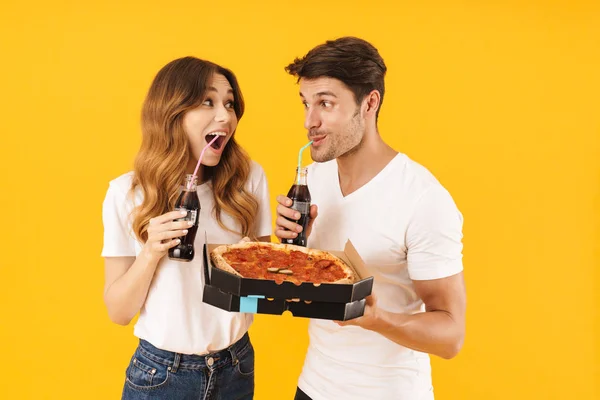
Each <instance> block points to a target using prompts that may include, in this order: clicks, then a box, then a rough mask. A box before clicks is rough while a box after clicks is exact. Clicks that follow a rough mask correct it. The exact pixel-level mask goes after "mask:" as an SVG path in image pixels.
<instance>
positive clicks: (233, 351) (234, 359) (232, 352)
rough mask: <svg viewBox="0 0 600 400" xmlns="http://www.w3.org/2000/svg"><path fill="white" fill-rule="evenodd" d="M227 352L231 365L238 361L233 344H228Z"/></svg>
mask: <svg viewBox="0 0 600 400" xmlns="http://www.w3.org/2000/svg"><path fill="white" fill-rule="evenodd" d="M228 350H229V353H230V354H231V365H237V363H238V362H239V360H238V358H237V355H236V354H235V349H234V346H229V349H228Z"/></svg>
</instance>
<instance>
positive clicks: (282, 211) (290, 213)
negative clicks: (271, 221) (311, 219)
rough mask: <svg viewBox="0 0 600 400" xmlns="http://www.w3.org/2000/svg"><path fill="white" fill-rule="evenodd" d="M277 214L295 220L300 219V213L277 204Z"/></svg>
mask: <svg viewBox="0 0 600 400" xmlns="http://www.w3.org/2000/svg"><path fill="white" fill-rule="evenodd" d="M276 211H277V215H281V216H284V217H286V218H289V219H293V220H295V221H297V220H299V219H300V213H299V212H298V211H296V210H292V209H291V208H287V207H284V206H282V205H281V204H279V205H278V206H277V208H276Z"/></svg>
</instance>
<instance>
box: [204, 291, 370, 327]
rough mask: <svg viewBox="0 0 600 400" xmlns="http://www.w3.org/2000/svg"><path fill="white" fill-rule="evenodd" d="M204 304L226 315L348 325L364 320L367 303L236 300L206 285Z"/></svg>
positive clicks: (254, 298)
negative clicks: (285, 316) (286, 317)
mask: <svg viewBox="0 0 600 400" xmlns="http://www.w3.org/2000/svg"><path fill="white" fill-rule="evenodd" d="M202 301H203V302H204V303H206V304H210V305H212V306H215V307H217V308H220V309H222V310H225V311H232V312H241V313H252V314H272V315H281V314H283V313H284V312H285V311H289V312H290V313H291V314H292V315H293V316H294V317H304V318H315V319H327V320H333V321H348V320H350V319H354V318H358V317H361V316H362V315H363V314H364V311H365V303H366V300H365V299H362V300H357V301H353V302H351V303H331V302H305V301H289V300H284V299H267V298H265V297H264V296H236V295H233V294H231V293H225V292H223V291H221V290H220V289H218V288H216V287H214V286H211V285H207V284H205V285H204V293H203V295H202Z"/></svg>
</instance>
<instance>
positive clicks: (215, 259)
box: [210, 242, 358, 284]
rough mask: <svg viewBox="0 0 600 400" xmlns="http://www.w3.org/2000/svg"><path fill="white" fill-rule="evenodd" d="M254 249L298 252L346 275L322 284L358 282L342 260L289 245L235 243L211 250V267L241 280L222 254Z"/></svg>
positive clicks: (322, 252)
mask: <svg viewBox="0 0 600 400" xmlns="http://www.w3.org/2000/svg"><path fill="white" fill-rule="evenodd" d="M255 247H264V248H268V249H275V250H283V251H285V252H288V253H289V252H291V251H300V252H303V253H305V254H307V255H309V256H313V257H315V258H318V259H319V260H328V261H331V262H333V263H335V264H337V265H339V266H340V267H341V269H342V271H344V273H345V275H346V276H345V277H344V278H341V279H338V280H337V281H333V282H323V283H334V284H352V283H354V282H356V281H357V280H358V276H357V275H356V273H355V272H354V270H353V269H352V268H351V267H350V266H348V265H347V264H346V263H345V262H344V261H343V260H342V259H340V258H339V257H337V256H335V255H334V254H331V253H329V252H326V251H322V250H317V249H309V248H306V247H302V246H294V245H289V244H285V243H270V242H242V243H237V244H227V245H221V246H219V247H217V248H215V249H213V251H211V252H210V259H211V261H212V263H213V266H215V267H217V268H220V269H222V270H224V271H227V272H229V273H231V274H234V275H236V276H239V277H242V278H243V276H242V275H241V274H240V273H239V272H237V271H236V270H235V269H233V268H232V267H231V266H230V265H229V263H228V262H227V261H226V260H225V258H223V254H225V253H227V252H228V251H230V250H232V249H249V248H255Z"/></svg>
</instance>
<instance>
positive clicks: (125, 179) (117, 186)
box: [108, 171, 134, 193]
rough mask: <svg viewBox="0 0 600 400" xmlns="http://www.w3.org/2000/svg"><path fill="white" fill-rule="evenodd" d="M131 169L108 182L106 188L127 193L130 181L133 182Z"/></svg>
mask: <svg viewBox="0 0 600 400" xmlns="http://www.w3.org/2000/svg"><path fill="white" fill-rule="evenodd" d="M133 176H134V173H133V171H129V172H126V173H124V174H123V175H120V176H118V177H116V178H114V179H112V180H110V181H109V182H108V186H109V188H108V190H116V191H119V192H122V193H127V192H128V191H129V189H131V183H132V182H133Z"/></svg>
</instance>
